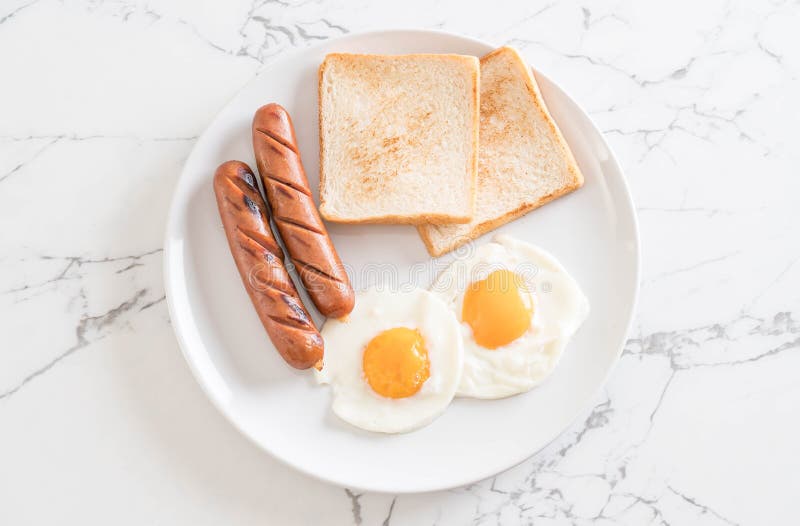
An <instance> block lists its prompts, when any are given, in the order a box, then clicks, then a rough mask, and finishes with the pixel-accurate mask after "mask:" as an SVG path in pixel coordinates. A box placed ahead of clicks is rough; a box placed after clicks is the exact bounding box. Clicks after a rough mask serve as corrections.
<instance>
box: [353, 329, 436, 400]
mask: <svg viewBox="0 0 800 526" xmlns="http://www.w3.org/2000/svg"><path fill="white" fill-rule="evenodd" d="M362 367H363V369H364V376H366V378H367V382H369V385H370V387H372V389H373V390H374V391H375V392H376V393H378V394H379V395H381V396H385V397H387V398H406V397H408V396H411V395H413V394H414V393H416V392H417V391H419V390H420V389H421V388H422V384H424V383H425V380H427V379H428V377H429V376H430V360H429V359H428V350H427V349H426V348H425V340H424V339H423V338H422V334H420V332H419V331H418V330H416V329H408V328H406V327H395V328H394V329H389V330H386V331H383V332H382V333H380V334H379V335H377V336H375V337H374V338H373V339H372V340H370V342H369V343H368V344H367V348H366V349H365V350H364V357H363V359H362Z"/></svg>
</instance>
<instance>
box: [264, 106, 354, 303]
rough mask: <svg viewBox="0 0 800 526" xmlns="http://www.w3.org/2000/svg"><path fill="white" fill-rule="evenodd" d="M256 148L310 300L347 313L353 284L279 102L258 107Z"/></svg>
mask: <svg viewBox="0 0 800 526" xmlns="http://www.w3.org/2000/svg"><path fill="white" fill-rule="evenodd" d="M253 149H254V150H255V154H256V163H257V165H258V171H259V173H260V174H261V181H262V183H263V185H264V191H265V192H266V194H267V201H268V202H269V205H270V207H271V208H272V214H273V218H274V220H275V224H276V226H277V227H278V232H279V233H280V236H281V239H283V244H284V245H285V246H286V249H287V251H288V252H289V258H290V259H291V260H292V263H293V264H294V265H295V267H296V268H297V270H298V273H299V274H300V279H301V280H302V281H303V285H304V286H305V288H306V290H307V291H308V294H309V296H310V297H311V300H312V301H313V302H314V305H316V306H317V309H318V310H319V311H320V313H322V314H323V315H325V316H331V317H334V318H343V317H345V316H347V314H349V313H350V311H352V310H353V306H354V304H355V294H354V292H353V287H352V286H351V285H350V279H349V278H348V277H347V272H345V269H344V267H343V266H342V262H341V261H340V260H339V255H338V254H337V253H336V249H335V248H334V247H333V243H331V239H330V237H329V236H328V231H327V229H326V228H325V225H324V224H323V223H322V219H321V218H320V216H319V212H318V211H317V207H316V205H315V204H314V198H313V196H312V195H311V190H310V189H309V185H308V179H307V178H306V173H305V170H303V163H302V161H301V159H300V152H299V150H298V148H297V138H296V137H295V134H294V127H293V126H292V120H291V118H290V117H289V113H288V112H287V111H286V110H285V109H283V108H282V107H281V106H279V105H278V104H274V103H273V104H267V105H266V106H262V107H261V108H259V110H258V111H257V112H256V115H255V117H254V118H253Z"/></svg>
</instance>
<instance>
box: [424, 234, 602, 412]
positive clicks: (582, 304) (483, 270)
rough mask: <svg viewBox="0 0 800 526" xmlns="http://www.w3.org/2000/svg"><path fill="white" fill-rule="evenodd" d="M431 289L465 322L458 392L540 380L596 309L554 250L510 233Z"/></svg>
mask: <svg viewBox="0 0 800 526" xmlns="http://www.w3.org/2000/svg"><path fill="white" fill-rule="evenodd" d="M430 290H431V291H432V292H433V293H434V294H436V295H438V296H439V297H440V298H442V300H444V301H445V302H446V303H447V305H448V306H449V308H450V310H451V311H452V312H453V313H454V314H455V315H456V317H457V319H458V321H459V323H460V324H461V337H462V339H463V342H464V369H463V372H462V375H461V381H460V384H459V387H458V392H457V394H458V396H467V397H474V398H503V397H506V396H511V395H515V394H518V393H522V392H525V391H528V390H530V389H532V388H533V387H535V386H536V385H538V384H540V383H541V382H542V381H543V380H544V379H545V378H546V377H547V376H548V375H549V374H550V373H551V372H552V371H553V369H554V368H555V366H556V365H557V364H558V361H559V359H560V357H561V355H562V353H563V352H564V348H565V347H566V345H567V342H568V341H569V339H570V338H571V337H572V336H573V334H574V333H575V332H576V331H577V330H578V328H579V327H580V325H581V324H582V323H583V321H584V320H585V319H586V316H587V315H588V314H589V301H588V300H587V299H586V296H584V294H583V292H582V291H581V289H580V287H579V286H578V284H577V282H576V281H575V280H574V279H573V278H572V277H571V276H570V275H569V274H568V273H567V271H566V270H565V269H564V267H562V266H561V264H559V262H558V261H557V260H556V259H555V258H554V257H553V256H551V255H550V254H548V253H547V252H545V251H544V250H542V249H540V248H537V247H535V246H533V245H531V244H529V243H525V242H522V241H519V240H517V239H514V238H512V237H510V236H505V235H498V236H495V238H494V240H493V242H491V243H487V244H485V245H482V246H480V247H478V248H477V250H476V251H475V253H474V254H472V255H470V256H467V257H464V258H462V259H459V260H456V261H455V262H454V263H453V264H452V265H450V266H449V267H448V268H447V269H445V270H444V271H443V272H442V273H441V274H440V275H439V276H438V277H437V279H436V281H435V282H434V284H433V285H432V286H431V289H430Z"/></svg>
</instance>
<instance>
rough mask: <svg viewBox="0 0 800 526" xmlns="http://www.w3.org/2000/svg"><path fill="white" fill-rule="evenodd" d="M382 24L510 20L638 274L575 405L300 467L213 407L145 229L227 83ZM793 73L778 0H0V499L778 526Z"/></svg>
mask: <svg viewBox="0 0 800 526" xmlns="http://www.w3.org/2000/svg"><path fill="white" fill-rule="evenodd" d="M399 26H403V27H423V28H442V29H446V30H450V31H454V32H458V33H463V34H466V35H470V36H475V37H480V38H485V39H488V40H491V41H493V42H496V43H497V44H502V43H511V44H513V45H516V46H518V47H519V48H520V49H521V50H522V51H523V53H524V54H525V55H526V57H527V58H528V59H529V60H530V61H531V62H532V63H533V64H535V65H536V66H537V67H539V68H541V69H543V70H544V71H546V72H548V73H549V74H550V75H551V76H552V77H553V78H554V79H555V80H557V81H558V82H560V83H561V84H562V85H563V86H564V87H565V88H566V89H567V90H568V91H569V92H570V93H571V94H572V95H573V96H574V97H575V98H576V99H577V100H578V102H579V103H580V104H581V105H583V107H584V108H586V109H587V110H588V111H589V112H590V113H591V115H592V116H593V118H594V119H595V120H596V122H597V123H598V125H599V126H600V127H601V128H602V129H603V130H604V131H605V133H606V136H607V137H608V139H609V141H610V142H611V145H612V147H613V148H614V149H615V150H616V151H617V153H618V155H619V157H620V160H621V162H622V164H623V167H624V169H625V170H626V173H627V177H628V180H629V182H630V185H631V188H632V190H633V193H634V197H635V200H636V203H637V208H638V213H639V218H640V221H641V232H642V240H643V257H644V280H643V283H642V289H641V302H640V307H639V312H638V316H637V320H636V323H635V328H634V332H633V334H632V335H631V339H630V341H629V342H628V344H627V346H626V349H625V353H624V355H623V357H622V359H621V360H620V362H619V364H618V365H617V367H616V368H615V370H614V372H613V374H612V376H611V378H610V381H609V383H608V385H607V387H606V389H605V390H604V391H603V393H602V394H601V395H600V396H599V397H598V398H597V400H596V401H595V406H594V408H591V409H589V410H587V412H586V415H585V417H584V418H583V419H581V420H580V421H579V422H577V423H576V424H575V425H574V426H573V427H572V428H571V429H569V430H568V431H567V432H566V433H565V434H564V435H563V436H562V437H561V438H560V439H558V440H557V441H556V442H555V443H554V444H552V445H551V446H550V447H548V448H547V449H546V450H544V451H542V452H541V453H540V454H538V455H536V456H535V457H534V458H532V459H530V460H528V461H527V462H525V463H523V464H522V465H520V466H518V467H516V468H514V469H512V470H510V471H508V472H506V473H503V474H501V475H498V476H497V477H496V478H494V479H492V480H486V481H484V482H481V483H478V484H475V485H473V486H470V487H466V488H460V489H455V490H452V491H447V492H441V493H434V494H426V495H410V496H399V497H395V496H392V495H373V494H358V493H354V492H352V491H350V490H346V489H342V488H336V487H332V486H329V485H326V484H323V483H320V482H317V481H315V480H312V479H309V478H307V477H305V476H303V475H300V474H298V473H295V472H294V471H292V470H291V469H289V468H286V467H284V466H283V465H281V464H279V463H277V462H276V461H274V460H272V459H271V458H269V457H268V456H266V455H264V454H263V453H261V452H260V451H259V450H257V449H256V448H255V447H254V446H253V445H251V444H250V443H248V442H246V441H245V440H244V439H243V438H241V437H240V436H239V435H238V434H237V433H236V432H235V431H234V429H233V428H232V427H231V426H230V425H229V424H228V423H227V422H226V421H225V420H224V419H223V418H222V417H221V416H220V415H219V414H218V413H217V412H216V411H215V410H214V409H213V408H212V407H211V405H210V404H209V403H208V401H207V400H206V398H205V397H204V395H203V393H202V392H201V391H200V389H199V388H198V386H197V385H196V383H195V381H194V380H193V378H192V377H191V375H190V373H189V370H188V368H187V366H186V364H185V363H184V361H183V359H182V357H181V355H180V353H179V351H178V348H177V344H176V341H175V339H174V337H173V334H172V330H171V328H170V324H169V318H168V315H167V311H166V306H165V302H164V293H163V286H162V281H161V243H162V234H163V225H164V221H165V216H166V213H167V206H168V203H169V198H170V194H171V190H172V188H173V186H174V184H175V180H176V177H177V175H178V173H179V171H180V168H181V165H182V162H183V160H184V159H185V158H186V156H187V155H188V153H189V151H190V150H191V148H192V145H193V144H194V141H195V138H196V137H197V136H198V134H200V133H201V132H202V130H203V129H204V127H205V126H206V125H207V124H208V122H209V121H210V119H211V118H212V116H213V115H214V113H215V112H216V111H217V110H218V109H219V108H220V107H221V106H222V105H223V104H224V103H225V101H226V100H227V99H228V98H229V97H230V96H231V95H232V94H233V93H234V92H235V91H236V90H237V89H238V88H239V87H241V86H242V85H243V84H244V83H246V82H247V81H248V79H250V78H251V77H252V76H253V75H254V74H255V73H256V72H257V71H258V70H259V69H260V68H262V67H264V66H265V65H266V64H268V63H269V62H270V61H271V60H273V59H274V57H276V56H278V55H280V54H282V53H285V52H287V51H289V50H290V49H292V48H295V47H303V46H308V45H311V44H313V43H314V42H315V41H317V40H319V39H325V38H330V37H335V36H337V35H340V34H342V33H348V32H354V31H361V30H367V29H375V28H385V27H399ZM799 73H800V4H799V3H798V2H797V1H787V2H781V1H772V0H751V1H747V2H744V1H733V0H731V1H716V0H707V1H702V2H695V1H685V0H681V1H675V2H643V1H636V0H623V1H613V2H611V1H601V2H589V1H588V0H587V1H583V2H574V1H566V2H552V3H542V2H522V1H517V2H500V1H498V2H492V3H491V5H489V4H486V3H481V4H480V5H475V6H474V7H472V6H470V7H468V6H467V5H466V3H465V2H460V1H456V0H414V1H406V2H391V3H388V2H367V1H361V2H355V3H349V2H344V1H337V2H331V3H326V2H319V1H313V0H312V1H301V2H290V1H282V0H255V2H251V1H250V0H243V1H226V2H213V1H205V2H198V1H196V0H185V1H179V2H178V1H176V2H168V1H151V2H148V1H136V0H116V1H93V0H92V1H81V0H65V1H60V2H59V1H54V0H21V1H20V0H4V1H3V2H2V4H0V524H3V525H22V524H36V525H40V524H48V525H50V524H119V525H143V524H153V525H155V524H170V525H172V524H192V525H204V524H208V525H217V524H236V525H249V524H348V523H350V524H352V523H354V524H365V525H366V524H392V525H402V524H409V525H410V524H415V525H416V524H423V525H432V524H437V525H456V524H470V523H471V524H477V525H494V524H518V523H519V524H530V523H535V524H537V525H540V524H543V525H546V524H578V525H585V524H590V523H594V522H596V523H598V524H673V525H675V524H704V525H705V524H708V525H714V524H790V523H796V522H797V520H798V515H800V513H798V512H797V511H796V510H795V506H796V504H795V502H796V498H797V496H798V495H800V446H799V445H798V444H800V424H799V423H798V416H800V381H798V372H797V371H798V369H799V368H800V353H798V350H799V348H800V264H798V261H800V243H798V240H800V212H798V208H799V206H798V195H800V169H798V166H800V153H799V152H800V149H798V147H797V141H798V139H797V136H798V130H799V129H800V127H799V126H798V124H800V97H798V94H799V93H800V80H798V74H799ZM596 308H597V309H598V310H601V309H602V306H601V305H597V306H596ZM487 454H491V453H490V452H489V453H487ZM468 461H469V460H468V459H465V462H468Z"/></svg>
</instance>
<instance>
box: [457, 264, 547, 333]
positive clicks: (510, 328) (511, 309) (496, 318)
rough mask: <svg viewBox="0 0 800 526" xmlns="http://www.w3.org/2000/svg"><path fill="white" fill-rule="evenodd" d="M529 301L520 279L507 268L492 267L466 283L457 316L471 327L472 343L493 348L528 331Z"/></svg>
mask: <svg viewBox="0 0 800 526" xmlns="http://www.w3.org/2000/svg"><path fill="white" fill-rule="evenodd" d="M532 317H533V302H532V300H531V296H530V294H529V293H528V290H527V288H526V287H525V283H524V281H523V279H522V278H521V277H520V276H519V275H517V274H515V273H514V272H511V271H510V270H505V269H503V270H495V271H494V272H492V273H491V274H489V275H488V276H487V277H486V279H483V280H480V281H476V282H473V283H472V284H470V286H469V288H468V289H467V291H466V293H465V294H464V304H463V306H462V309H461V319H462V320H463V321H464V322H466V323H467V324H468V325H469V326H470V327H471V328H472V336H473V338H474V339H475V342H476V343H477V344H478V345H480V346H481V347H485V348H487V349H497V348H498V347H502V346H503V345H506V344H508V343H511V342H512V341H514V340H516V339H517V338H519V337H520V336H522V335H523V334H525V332H526V331H527V330H528V327H530V325H531V318H532Z"/></svg>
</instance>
